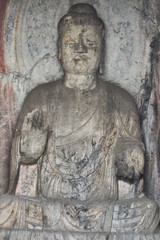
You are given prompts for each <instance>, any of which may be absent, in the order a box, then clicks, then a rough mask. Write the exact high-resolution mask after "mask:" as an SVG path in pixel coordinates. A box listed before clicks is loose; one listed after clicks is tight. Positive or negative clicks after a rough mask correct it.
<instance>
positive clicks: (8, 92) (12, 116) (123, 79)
mask: <svg viewBox="0 0 160 240" xmlns="http://www.w3.org/2000/svg"><path fill="white" fill-rule="evenodd" d="M79 2H84V3H89V4H91V5H93V6H94V7H95V8H96V9H97V13H98V15H99V16H100V17H101V18H102V20H103V21H104V22H105V26H106V46H105V50H104V52H105V71H104V74H103V78H104V79H105V80H106V81H112V82H115V83H116V84H119V85H120V86H122V87H123V88H125V89H126V90H127V91H128V92H130V94H131V95H132V96H133V98H134V100H135V102H136V104H137V107H138V110H139V116H140V121H141V125H142V128H143V139H144V142H145V145H146V168H145V191H146V193H147V195H149V196H150V197H151V198H154V199H155V200H156V201H157V202H158V203H159V205H160V134H159V130H160V123H159V121H160V120H159V119H160V118H159V117H160V101H159V98H160V97H159V90H160V86H159V79H160V60H159V53H160V33H159V32H160V2H159V0H134V1H130V0H85V1H84V0H81V1H79V0H28V1H27V0H10V1H9V0H0V156H1V158H0V164H1V167H0V194H4V193H6V192H7V189H8V178H9V152H10V146H11V142H12V136H13V132H14V128H15V124H16V120H17V117H18V115H19V112H20V109H21V107H22V104H23V101H24V99H25V97H26V95H27V94H28V92H29V91H30V90H31V89H33V88H34V87H35V86H37V85H39V84H41V83H45V82H49V81H53V80H56V79H59V78H61V76H62V75H63V72H62V69H61V66H60V63H59V61H58V59H57V24H58V22H59V20H60V18H61V17H62V16H63V15H64V14H66V13H67V11H68V8H69V6H71V5H72V4H75V3H79ZM27 171H31V172H34V171H33V168H32V169H31V170H27ZM27 175H29V174H28V172H27ZM33 175H34V176H35V172H34V174H33ZM31 182H32V181H31Z"/></svg>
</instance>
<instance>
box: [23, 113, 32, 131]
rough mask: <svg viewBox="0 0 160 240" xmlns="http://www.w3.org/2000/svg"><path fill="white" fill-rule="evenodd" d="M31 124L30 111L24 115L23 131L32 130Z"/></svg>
mask: <svg viewBox="0 0 160 240" xmlns="http://www.w3.org/2000/svg"><path fill="white" fill-rule="evenodd" d="M31 125H32V120H31V115H30V113H28V114H27V115H26V116H25V117H24V121H23V124H22V128H21V132H26V131H28V130H30V129H31Z"/></svg>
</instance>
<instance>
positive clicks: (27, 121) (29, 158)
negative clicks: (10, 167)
mask: <svg viewBox="0 0 160 240" xmlns="http://www.w3.org/2000/svg"><path fill="white" fill-rule="evenodd" d="M47 135H48V130H47V126H44V123H43V115H42V111H40V110H38V109H35V110H33V111H32V112H31V113H28V114H27V115H26V116H25V118H24V121H23V124H22V128H21V137H20V154H21V156H22V160H21V162H23V163H26V164H27V163H28V164H31V163H35V162H36V161H37V160H38V159H39V158H40V157H41V155H42V154H43V152H44V150H45V147H46V142H47Z"/></svg>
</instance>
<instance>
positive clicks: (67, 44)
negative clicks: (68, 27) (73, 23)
mask: <svg viewBox="0 0 160 240" xmlns="http://www.w3.org/2000/svg"><path fill="white" fill-rule="evenodd" d="M75 44H76V42H75V41H73V40H69V41H67V42H65V47H74V46H75Z"/></svg>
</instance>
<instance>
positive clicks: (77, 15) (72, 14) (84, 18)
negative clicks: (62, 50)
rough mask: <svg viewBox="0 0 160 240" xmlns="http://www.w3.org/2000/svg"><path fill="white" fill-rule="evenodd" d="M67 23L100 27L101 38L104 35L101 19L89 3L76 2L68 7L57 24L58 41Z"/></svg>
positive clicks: (67, 25)
mask: <svg viewBox="0 0 160 240" xmlns="http://www.w3.org/2000/svg"><path fill="white" fill-rule="evenodd" d="M69 24H75V25H95V26H98V27H99V28H100V29H101V34H102V38H103V37H104V32H105V26H104V23H103V21H102V20H101V19H100V18H99V17H98V16H97V12H96V10H95V8H94V7H92V6H91V5H89V4H83V3H78V4H75V5H73V6H71V7H70V9H69V11H68V13H67V14H66V15H64V16H63V17H62V18H61V19H60V21H59V24H58V41H59V42H60V40H61V37H62V35H63V30H64V28H67V27H69Z"/></svg>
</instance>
